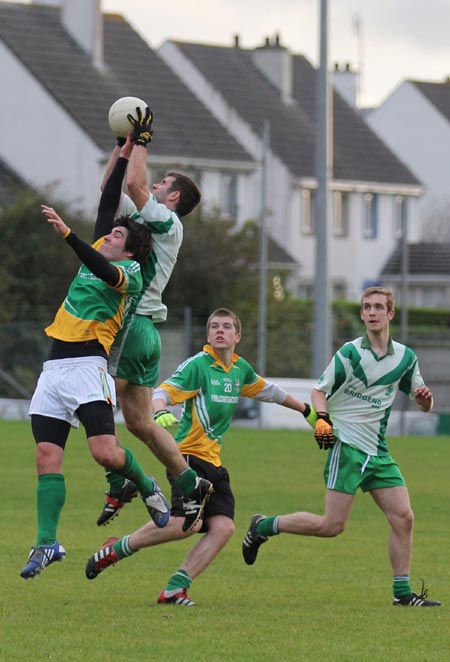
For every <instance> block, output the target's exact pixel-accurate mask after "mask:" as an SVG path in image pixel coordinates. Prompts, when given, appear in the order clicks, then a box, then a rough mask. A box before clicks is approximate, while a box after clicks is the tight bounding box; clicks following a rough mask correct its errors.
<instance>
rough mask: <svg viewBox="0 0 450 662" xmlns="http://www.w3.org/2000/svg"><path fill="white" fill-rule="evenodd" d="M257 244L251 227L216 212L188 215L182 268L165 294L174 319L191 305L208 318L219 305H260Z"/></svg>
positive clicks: (176, 273)
mask: <svg viewBox="0 0 450 662" xmlns="http://www.w3.org/2000/svg"><path fill="white" fill-rule="evenodd" d="M257 250H258V246H257V242H256V241H255V232H254V230H253V228H252V225H251V224H247V225H244V226H243V227H242V228H240V229H238V228H237V224H236V222H235V221H229V220H224V219H222V218H221V217H220V215H219V214H218V213H217V214H211V215H207V216H205V215H203V216H200V215H199V214H198V213H197V214H194V215H192V216H189V217H188V218H187V219H186V221H185V222H184V239H183V244H182V246H181V249H180V253H179V257H178V262H177V265H176V267H175V269H174V272H173V274H172V277H171V279H170V281H169V284H168V286H167V288H166V290H165V292H164V296H163V298H164V302H165V303H166V304H167V305H168V307H169V310H170V311H171V321H174V317H176V316H177V311H178V312H182V311H183V309H184V307H185V306H190V307H191V309H192V311H193V314H194V316H196V317H197V316H199V317H200V318H205V317H207V316H208V315H209V313H210V312H211V311H212V310H214V308H217V307H219V306H225V307H227V308H228V307H229V308H232V309H233V310H234V309H236V307H237V305H238V303H239V302H240V301H254V302H256V301H257V288H258V272H257Z"/></svg>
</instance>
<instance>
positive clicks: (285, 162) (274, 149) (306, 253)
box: [158, 36, 422, 300]
mask: <svg viewBox="0 0 450 662" xmlns="http://www.w3.org/2000/svg"><path fill="white" fill-rule="evenodd" d="M158 52H159V55H160V56H161V58H162V59H163V60H164V61H165V62H166V63H167V64H168V65H169V66H170V67H171V68H172V70H173V71H174V72H176V73H177V75H178V76H180V77H181V78H182V79H183V81H185V82H186V84H187V85H188V86H189V88H190V90H191V91H192V92H193V93H194V94H195V95H196V96H197V98H198V99H199V101H201V102H202V103H203V104H205V106H206V107H207V108H208V110H209V111H210V112H211V113H212V114H213V115H214V116H215V117H216V118H217V119H218V120H219V121H220V122H221V123H222V125H223V126H224V127H226V128H227V130H228V131H229V132H230V133H231V134H232V136H233V137H234V138H235V139H236V140H237V141H238V142H239V143H240V144H241V146H242V147H243V148H244V149H245V150H246V151H247V152H248V153H250V154H251V155H252V157H253V158H254V159H258V158H259V156H260V154H261V152H262V131H263V125H264V122H265V120H268V122H269V124H270V150H269V153H268V158H267V162H268V178H267V206H268V213H269V228H270V229H269V232H270V233H271V236H273V237H275V238H276V240H277V241H278V242H279V243H280V244H281V245H282V247H283V248H284V249H285V250H286V251H287V252H288V253H289V254H290V255H291V256H292V257H293V259H294V260H296V261H297V262H300V263H301V266H302V269H301V271H300V277H299V280H298V282H297V283H296V284H295V287H294V292H295V294H297V295H300V296H311V294H312V288H313V283H314V279H315V237H314V198H315V190H316V187H317V182H316V178H315V167H314V143H315V112H316V107H315V82H316V70H315V69H314V68H313V67H312V65H311V64H310V63H309V62H308V61H307V60H306V59H305V58H304V57H302V56H300V55H294V54H291V53H290V52H289V51H288V50H287V49H286V48H284V47H283V46H282V45H281V44H280V40H279V37H278V36H276V37H275V39H274V40H270V39H266V40H265V43H264V44H263V46H261V47H259V48H255V49H249V50H248V49H242V48H240V46H239V39H238V37H235V42H234V44H233V45H232V46H230V47H223V46H214V45H206V44H194V43H185V42H175V41H167V42H165V43H164V44H163V45H162V47H161V48H160V49H159V51H158ZM333 134H334V135H333V178H332V182H331V191H330V197H331V205H330V207H331V219H330V221H331V222H330V246H331V248H330V265H329V273H330V278H331V281H332V289H333V295H334V297H342V298H347V299H351V300H357V299H359V297H360V294H361V291H362V289H363V288H364V287H365V286H366V285H367V284H368V283H373V282H375V281H378V280H379V274H380V270H381V268H382V266H383V265H384V262H385V260H386V258H387V256H388V255H389V254H390V253H391V252H392V251H393V249H394V248H395V246H396V244H397V241H398V238H399V235H400V231H401V222H402V219H403V218H404V217H405V215H407V216H408V220H409V223H408V225H409V239H410V240H416V239H417V237H418V224H417V221H418V216H417V201H418V198H419V197H420V195H421V194H422V187H421V184H420V182H419V180H418V179H417V178H416V177H415V176H414V175H413V174H412V173H411V172H410V170H409V169H408V168H407V167H406V166H405V165H404V164H403V163H402V162H401V161H400V159H399V158H398V157H397V156H395V155H394V154H393V153H392V151H391V150H390V149H389V148H388V147H387V146H386V145H385V144H384V143H383V142H382V141H381V140H380V139H379V138H378V137H377V136H376V134H375V133H374V132H373V131H371V130H370V129H369V127H368V126H367V125H366V124H365V122H364V121H363V120H362V118H361V117H360V116H359V114H358V113H357V112H356V110H354V109H353V108H351V106H350V105H349V104H348V103H347V102H346V101H345V100H344V99H343V98H342V97H341V96H340V95H339V94H338V93H337V92H335V93H334V95H333Z"/></svg>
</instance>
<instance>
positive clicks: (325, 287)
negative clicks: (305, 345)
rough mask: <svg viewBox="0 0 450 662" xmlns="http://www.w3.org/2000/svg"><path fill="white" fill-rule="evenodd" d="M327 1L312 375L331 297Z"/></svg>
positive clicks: (317, 368)
mask: <svg viewBox="0 0 450 662" xmlns="http://www.w3.org/2000/svg"><path fill="white" fill-rule="evenodd" d="M327 4H328V2H327V0H320V66H319V70H318V72H317V90H316V141H315V149H316V153H315V159H316V160H315V169H316V179H317V197H316V200H317V203H316V219H315V220H316V268H315V281H314V303H313V311H314V313H313V328H312V349H313V352H312V358H313V360H312V375H311V376H312V377H313V378H316V377H318V376H319V375H320V374H321V373H322V371H323V369H324V367H325V365H326V364H327V363H328V361H329V360H330V359H331V348H332V341H331V296H330V284H329V277H328V187H329V180H330V175H331V162H332V160H331V134H332V131H331V126H332V125H331V110H330V106H331V104H330V89H329V80H328V6H327Z"/></svg>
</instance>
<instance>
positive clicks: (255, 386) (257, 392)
mask: <svg viewBox="0 0 450 662" xmlns="http://www.w3.org/2000/svg"><path fill="white" fill-rule="evenodd" d="M249 368H250V366H249ZM246 379H248V380H249V382H250V383H248V382H247V383H246V384H244V386H243V387H242V391H241V394H242V395H244V396H245V397H247V398H254V399H255V400H260V401H261V402H274V403H275V404H278V405H281V406H282V407H287V408H288V409H293V410H294V411H298V412H299V413H300V414H303V416H304V417H305V418H306V420H307V421H308V423H309V424H310V425H311V426H312V427H313V424H312V423H311V422H310V416H311V412H312V409H311V407H310V405H309V404H308V403H306V402H302V401H301V400H297V398H294V396H293V395H290V394H289V393H287V392H286V391H285V390H284V389H283V388H281V386H278V384H274V383H273V382H270V381H268V380H267V379H264V378H263V377H260V376H259V375H257V374H256V373H255V372H254V371H253V369H251V368H250V371H249V373H248V375H247V377H246Z"/></svg>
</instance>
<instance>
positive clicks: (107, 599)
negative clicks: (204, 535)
mask: <svg viewBox="0 0 450 662" xmlns="http://www.w3.org/2000/svg"><path fill="white" fill-rule="evenodd" d="M0 434H1V442H0V454H1V466H2V483H1V485H2V521H3V527H2V537H1V543H0V544H1V559H2V561H1V566H0V567H1V570H0V572H1V587H2V599H1V601H0V603H1V633H0V641H1V646H0V659H1V660H2V661H3V660H4V661H5V662H9V661H12V660H19V661H21V662H22V661H24V660H33V661H38V660H39V661H40V660H53V659H55V660H56V659H58V660H64V661H66V660H74V661H75V660H76V661H78V660H80V661H81V660H83V661H84V662H86V661H88V662H103V661H105V662H106V661H110V660H113V661H115V660H117V661H119V660H124V659H126V660H131V661H136V662H138V661H139V662H140V661H141V660H142V661H144V660H168V661H169V662H172V661H174V662H178V661H179V660H187V661H188V662H190V661H192V662H202V661H203V660H205V661H208V662H214V661H216V660H217V661H218V660H233V661H241V660H242V661H253V660H254V661H255V662H256V661H258V662H261V661H266V660H267V661H268V662H269V661H270V662H272V661H273V660H277V661H285V660H301V661H307V662H309V661H311V662H322V661H324V662H329V661H330V660H333V661H337V662H347V661H348V662H350V661H351V662H369V661H370V662H373V660H380V661H382V662H385V661H390V660H392V661H394V660H396V661H398V660H405V661H406V660H408V661H410V660H427V661H433V660H436V661H439V662H442V660H445V659H450V658H449V653H448V618H449V617H448V614H449V611H448V610H449V606H450V582H449V580H450V570H449V564H448V558H447V557H448V554H447V549H448V536H449V534H448V531H449V524H448V521H449V518H448V513H449V510H450V490H449V482H448V472H449V465H450V445H449V439H448V438H447V437H434V438H427V437H417V438H393V439H391V441H390V449H391V452H392V454H393V455H394V457H395V458H396V459H397V461H398V462H399V464H400V467H401V468H402V471H403V473H404V475H405V477H406V479H407V482H408V486H409V490H410V494H411V500H412V504H413V508H414V511H415V515H416V524H415V548H414V557H413V568H412V574H411V576H412V582H413V586H414V588H415V590H419V588H420V579H421V578H424V579H425V582H426V584H427V585H428V587H429V589H430V596H431V597H432V598H436V599H438V600H441V601H442V602H443V603H444V606H443V607H441V608H436V609H400V608H394V607H392V606H391V571H390V566H389V562H388V558H387V536H388V527H387V524H386V522H385V520H384V517H383V515H382V513H381V512H380V511H379V510H378V509H377V507H376V506H375V504H374V503H373V502H372V499H371V498H370V496H368V495H363V494H362V493H359V494H358V496H357V499H356V503H355V506H354V509H353V512H352V514H351V516H350V521H349V524H348V527H347V530H346V531H345V533H344V534H342V535H341V536H339V537H338V538H336V539H331V540H319V539H316V538H306V537H300V536H299V537H297V536H288V535H280V536H279V537H274V538H272V539H271V540H270V541H269V542H268V543H267V544H266V545H264V546H263V547H262V548H261V551H260V555H259V557H258V560H257V562H256V564H255V565H254V566H252V567H248V566H246V565H245V564H244V562H243V560H242V556H241V542H242V538H243V536H244V535H245V533H246V530H247V527H248V522H249V519H250V517H251V515H252V514H253V513H255V512H264V513H266V514H277V513H278V514H279V513H287V512H294V511H296V510H312V511H313V512H319V513H320V512H322V505H323V493H324V487H323V479H322V467H323V462H324V458H325V454H324V453H323V452H321V451H319V450H318V449H317V447H316V444H315V442H314V440H313V437H312V434H310V433H306V432H305V433H304V432H295V431H277V430H267V431H259V430H253V429H251V430H250V429H238V428H233V429H232V430H231V431H230V432H229V434H228V435H227V437H226V440H225V443H224V447H223V451H222V452H223V462H224V464H225V466H226V467H227V468H228V469H229V471H230V475H231V480H232V487H233V490H234V493H235V496H236V506H237V508H236V510H237V512H236V527H237V532H236V535H235V537H234V538H233V539H232V540H231V542H230V543H229V544H228V546H227V547H226V548H225V549H224V551H223V552H222V554H221V555H219V557H218V558H217V559H216V561H215V562H214V563H213V565H212V566H211V567H210V568H209V569H208V570H207V571H206V572H205V573H204V574H203V575H201V576H200V577H199V578H198V579H197V580H196V581H195V582H194V583H193V585H192V588H191V590H190V592H189V593H190V596H191V598H192V599H193V600H194V601H196V602H197V603H198V606H197V607H193V608H188V609H187V608H182V607H174V606H172V605H167V606H166V605H156V604H155V602H156V598H157V596H158V593H159V591H160V590H161V588H163V587H164V585H165V583H166V581H167V578H168V577H169V576H170V575H171V574H172V572H173V571H174V570H175V569H176V568H177V567H179V565H180V564H181V562H182V560H183V558H184V555H185V554H186V552H187V550H188V549H189V548H190V546H191V545H192V542H193V539H192V538H191V539H190V540H186V541H182V542H175V543H171V544H166V545H163V546H160V547H154V548H151V549H146V550H142V551H141V552H140V553H139V554H136V555H135V556H133V557H132V558H130V559H125V560H124V561H122V562H121V563H120V564H118V565H117V566H115V567H113V568H109V569H107V570H106V571H105V572H104V573H102V574H101V575H100V576H99V577H97V578H96V579H95V580H93V581H88V580H87V579H86V578H85V576H84V566H85V563H86V561H87V559H88V557H89V556H90V554H91V553H92V552H93V551H95V550H96V549H97V548H99V547H100V546H101V544H102V543H103V541H104V540H105V538H107V537H109V536H111V535H117V536H120V535H123V534H125V533H129V532H131V531H133V530H134V529H136V528H138V527H139V526H141V525H142V524H143V523H144V522H145V521H146V520H147V517H148V516H147V512H146V510H145V508H144V506H143V504H142V503H140V502H139V501H138V500H135V501H133V502H132V504H130V505H128V506H126V507H125V509H124V510H123V511H122V513H121V514H120V516H119V517H118V518H117V519H116V520H114V522H113V523H111V524H110V525H109V526H107V527H104V528H103V527H102V528H98V527H97V526H96V523H95V522H96V518H97V516H98V514H99V512H100V508H101V506H102V503H103V491H104V489H105V483H104V479H103V471H102V469H101V468H100V467H98V466H97V465H96V464H95V463H94V461H93V460H92V458H91V457H90V455H89V452H88V449H87V445H86V441H85V439H84V435H83V433H82V432H72V433H71V437H70V439H69V442H68V445H67V449H66V459H65V467H64V468H65V474H66V483H67V500H66V505H65V507H64V510H63V513H62V516H61V522H60V527H59V539H60V541H61V543H62V544H63V545H64V546H65V547H66V550H67V557H66V559H65V560H64V562H63V563H58V564H54V565H52V566H50V567H49V568H48V569H47V570H46V571H45V572H44V573H43V574H42V576H40V577H37V578H35V579H33V580H28V581H24V580H23V579H21V577H20V576H19V572H20V570H21V568H22V566H23V565H24V563H25V561H26V557H27V554H28V550H29V547H30V546H31V545H32V544H33V543H34V540H35V535H36V515H35V491H36V477H35V468H34V442H33V440H32V436H31V430H30V427H29V424H28V423H27V422H0ZM120 435H121V439H122V443H124V444H128V445H129V446H130V447H131V448H132V449H133V450H134V451H135V452H136V454H137V456H138V457H139V459H140V460H141V462H142V463H143V465H144V467H145V468H146V470H147V471H148V472H149V473H152V474H154V475H155V476H156V477H157V478H158V480H160V484H161V485H165V484H166V481H165V477H164V469H163V468H162V466H161V465H160V464H159V463H158V462H157V461H156V460H155V459H154V458H153V457H152V456H151V455H150V453H149V452H148V451H147V450H146V449H145V448H144V446H143V445H142V444H140V443H139V442H138V441H137V440H135V439H133V438H131V437H130V435H128V433H127V432H126V431H125V430H124V429H121V430H120Z"/></svg>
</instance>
